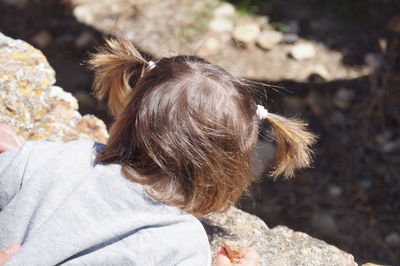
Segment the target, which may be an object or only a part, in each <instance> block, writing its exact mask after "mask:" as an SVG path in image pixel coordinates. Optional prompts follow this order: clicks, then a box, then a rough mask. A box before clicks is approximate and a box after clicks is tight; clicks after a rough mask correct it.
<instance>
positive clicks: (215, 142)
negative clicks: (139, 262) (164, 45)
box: [89, 39, 314, 214]
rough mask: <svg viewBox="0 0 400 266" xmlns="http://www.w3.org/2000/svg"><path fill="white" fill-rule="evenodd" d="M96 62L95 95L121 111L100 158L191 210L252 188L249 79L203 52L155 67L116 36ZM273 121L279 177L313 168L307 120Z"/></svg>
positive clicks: (217, 205) (253, 129)
mask: <svg viewBox="0 0 400 266" xmlns="http://www.w3.org/2000/svg"><path fill="white" fill-rule="evenodd" d="M89 63H90V66H91V68H92V69H93V70H94V71H95V82H94V90H95V94H96V95H97V97H98V98H99V99H103V98H104V97H105V96H108V106H109V109H110V110H111V113H112V114H113V115H114V116H115V117H116V121H115V122H114V124H113V125H112V127H111V130H110V139H109V141H108V143H107V145H106V147H105V149H104V151H103V152H102V153H101V154H99V155H98V160H99V161H100V162H102V163H104V164H110V163H118V164H121V165H122V171H123V174H124V175H125V176H126V177H127V178H129V179H130V180H132V181H134V182H138V183H140V184H143V185H144V186H145V188H146V192H147V193H148V194H149V195H150V196H151V197H153V198H155V199H157V200H160V201H162V202H165V203H168V204H173V205H176V206H178V207H180V208H182V209H183V210H185V211H187V212H189V213H195V214H207V213H210V212H217V211H222V210H225V209H227V208H229V207H230V206H232V205H233V204H235V202H236V201H237V200H238V198H239V197H240V195H241V194H242V193H243V192H244V191H246V190H247V189H248V188H249V186H250V184H251V182H252V181H253V178H252V176H251V172H250V158H251V155H252V149H253V147H254V145H255V142H256V140H257V136H258V132H259V125H258V124H259V120H258V118H257V116H256V109H257V106H256V103H255V101H254V99H253V97H252V95H251V93H250V92H251V90H250V89H249V88H250V84H249V83H248V82H246V81H244V80H242V79H240V78H237V77H234V76H233V75H231V74H229V73H228V72H227V71H225V70H224V69H223V68H221V67H219V66H216V65H213V64H211V63H209V62H208V61H206V60H204V59H201V58H199V57H195V56H175V57H170V58H162V59H160V60H158V61H157V62H156V63H155V66H154V67H153V68H151V66H149V64H148V63H147V62H146V60H145V59H144V58H143V57H142V56H141V55H140V53H139V52H138V51H137V50H136V49H135V48H134V47H133V45H132V44H131V43H130V42H128V41H125V40H122V39H117V40H108V41H107V44H106V46H105V47H103V48H101V49H100V50H99V51H98V52H97V53H96V54H94V55H92V57H91V59H90V61H89ZM135 74H136V75H138V76H139V78H138V79H137V80H136V82H135V84H131V86H130V85H129V79H130V78H131V76H132V75H135ZM267 120H268V121H269V122H270V124H271V127H272V130H273V133H274V135H275V138H276V141H277V146H278V152H277V162H276V167H275V170H274V171H273V172H272V175H274V176H278V175H284V176H286V177H291V176H293V174H294V170H295V169H296V168H302V167H307V166H309V164H310V158H311V150H310V145H311V144H312V143H313V142H314V135H312V134H311V133H309V132H307V130H306V129H305V127H306V125H305V124H304V123H303V122H301V121H298V120H293V119H287V118H283V117H281V116H278V115H276V114H270V115H269V116H268V117H267Z"/></svg>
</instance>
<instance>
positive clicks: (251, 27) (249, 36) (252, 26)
mask: <svg viewBox="0 0 400 266" xmlns="http://www.w3.org/2000/svg"><path fill="white" fill-rule="evenodd" d="M258 35H260V26H259V25H258V23H257V22H252V21H247V22H244V23H239V25H238V26H236V28H235V29H234V30H233V33H232V37H233V39H234V40H235V41H237V42H238V43H239V44H240V45H242V46H244V47H247V46H249V45H251V44H253V43H254V42H255V41H256V39H257V37H258Z"/></svg>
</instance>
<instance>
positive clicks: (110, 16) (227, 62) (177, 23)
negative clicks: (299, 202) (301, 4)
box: [68, 0, 397, 82]
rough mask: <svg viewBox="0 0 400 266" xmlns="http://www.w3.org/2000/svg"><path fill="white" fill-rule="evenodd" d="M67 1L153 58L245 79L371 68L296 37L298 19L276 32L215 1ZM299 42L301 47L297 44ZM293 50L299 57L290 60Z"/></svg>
mask: <svg viewBox="0 0 400 266" xmlns="http://www.w3.org/2000/svg"><path fill="white" fill-rule="evenodd" d="M68 2H70V3H71V5H72V6H73V13H74V16H75V17H76V19H77V20H78V21H80V22H82V23H84V24H87V25H90V26H91V27H94V28H96V29H97V30H99V31H101V32H105V33H107V34H111V35H115V34H117V35H121V36H123V37H125V38H127V39H129V40H131V41H132V42H134V43H135V44H136V45H137V46H138V47H139V48H140V49H141V50H142V51H144V52H146V53H148V54H150V55H152V56H154V57H156V58H159V57H165V56H172V55H176V54H191V55H200V56H203V57H206V58H207V59H208V60H210V61H211V62H213V63H215V64H218V65H221V66H222V67H224V68H226V69H227V70H229V71H230V72H232V73H235V74H238V75H240V76H242V77H245V78H250V79H257V80H263V81H279V80H294V81H299V82H304V81H307V80H308V78H309V77H310V75H313V74H314V72H315V71H316V70H315V67H316V66H319V65H322V66H324V68H325V69H326V70H327V73H328V74H329V75H326V78H327V81H330V80H338V79H352V78H358V77H361V76H364V75H367V74H369V73H370V70H371V69H369V68H368V67H367V66H359V67H350V66H347V65H344V64H343V55H342V53H341V52H338V51H334V50H331V49H329V48H328V47H326V46H325V45H324V44H322V43H319V42H315V41H309V40H304V39H299V36H298V33H299V28H300V26H299V23H298V22H296V21H291V22H288V23H287V24H285V25H284V26H283V27H282V28H281V29H280V32H279V33H276V31H275V30H274V29H273V27H272V25H270V24H269V21H268V17H266V16H246V15H244V14H242V13H240V12H238V11H237V10H236V9H235V7H234V6H233V5H232V4H229V3H225V2H221V1H219V0H204V1H194V0H186V1H179V0H169V1H158V0H147V1H142V0H129V1H128V0H114V1H108V0H98V1H91V0H68ZM155 18H156V19H155ZM393 25H395V23H394V22H393ZM396 25H397V24H396ZM393 27H394V26H393ZM270 31H272V32H270ZM255 41H257V44H258V45H254V43H255ZM297 43H301V44H302V45H301V46H299V48H297V47H296V46H297ZM278 44H279V45H278ZM293 46H295V48H293ZM304 47H305V48H304ZM310 47H311V48H310ZM292 49H294V50H295V52H294V53H293V51H292ZM291 54H295V56H294V58H299V59H300V61H299V60H296V59H290V60H288V57H289V56H290V55H291ZM238 59H240V60H238ZM303 59H308V60H303Z"/></svg>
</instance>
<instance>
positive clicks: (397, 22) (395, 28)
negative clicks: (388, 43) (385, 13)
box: [387, 15, 400, 33]
mask: <svg viewBox="0 0 400 266" xmlns="http://www.w3.org/2000/svg"><path fill="white" fill-rule="evenodd" d="M387 28H388V30H390V31H391V32H393V33H400V15H396V16H394V17H392V18H391V19H390V20H389V23H388V25H387Z"/></svg>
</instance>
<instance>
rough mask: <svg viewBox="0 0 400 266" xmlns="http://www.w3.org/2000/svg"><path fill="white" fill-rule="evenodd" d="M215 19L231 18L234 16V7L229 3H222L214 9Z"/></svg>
mask: <svg viewBox="0 0 400 266" xmlns="http://www.w3.org/2000/svg"><path fill="white" fill-rule="evenodd" d="M213 13H214V16H215V17H233V16H235V13H236V11H235V6H234V5H232V4H231V3H223V4H221V5H220V6H218V7H217V8H216V9H214V12H213Z"/></svg>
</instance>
